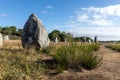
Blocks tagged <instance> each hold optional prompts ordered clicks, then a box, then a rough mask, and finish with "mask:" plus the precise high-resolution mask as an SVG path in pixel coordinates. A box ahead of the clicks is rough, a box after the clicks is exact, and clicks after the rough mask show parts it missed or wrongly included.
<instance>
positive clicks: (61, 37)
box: [0, 26, 93, 42]
mask: <svg viewBox="0 0 120 80" xmlns="http://www.w3.org/2000/svg"><path fill="white" fill-rule="evenodd" d="M22 31H23V29H17V28H16V26H6V27H1V26H0V33H2V34H3V35H9V36H10V37H11V39H17V38H19V39H20V37H21V35H22ZM16 36H17V37H16ZM48 36H49V38H50V40H51V41H52V42H54V41H55V38H56V37H57V38H58V41H59V42H64V41H65V40H66V41H77V42H78V41H82V42H84V38H85V36H84V37H75V38H74V37H73V35H72V34H71V33H70V32H68V33H66V32H64V31H62V32H61V31H59V30H53V31H52V32H50V33H49V34H48ZM15 37H16V38H15ZM88 40H91V41H93V40H92V39H91V38H90V37H86V41H88Z"/></svg>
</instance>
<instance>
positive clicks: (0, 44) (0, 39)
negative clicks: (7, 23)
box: [0, 33, 3, 47]
mask: <svg viewBox="0 0 120 80" xmlns="http://www.w3.org/2000/svg"><path fill="white" fill-rule="evenodd" d="M2 45H3V37H2V34H1V33H0V47H2Z"/></svg>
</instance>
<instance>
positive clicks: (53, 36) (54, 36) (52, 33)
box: [48, 30, 61, 41]
mask: <svg viewBox="0 0 120 80" xmlns="http://www.w3.org/2000/svg"><path fill="white" fill-rule="evenodd" d="M48 36H49V38H50V40H51V41H54V40H55V38H56V37H57V38H58V40H59V41H60V40H61V38H60V31H59V30H54V31H52V32H51V33H49V35H48Z"/></svg>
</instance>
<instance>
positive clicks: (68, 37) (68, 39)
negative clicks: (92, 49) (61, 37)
mask: <svg viewBox="0 0 120 80" xmlns="http://www.w3.org/2000/svg"><path fill="white" fill-rule="evenodd" d="M66 39H67V41H73V35H72V34H71V33H67V36H66Z"/></svg>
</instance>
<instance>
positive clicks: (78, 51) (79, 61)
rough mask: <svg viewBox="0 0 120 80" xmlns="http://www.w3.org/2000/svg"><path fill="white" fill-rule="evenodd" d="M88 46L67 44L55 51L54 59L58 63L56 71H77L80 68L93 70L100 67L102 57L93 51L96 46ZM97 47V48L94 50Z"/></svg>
mask: <svg viewBox="0 0 120 80" xmlns="http://www.w3.org/2000/svg"><path fill="white" fill-rule="evenodd" d="M95 45H97V44H94V45H88V44H76V43H68V44H66V45H63V46H62V47H60V48H59V49H57V50H56V54H55V56H54V58H55V59H56V60H57V61H58V65H57V68H56V70H57V71H58V72H60V71H63V70H65V69H69V68H71V69H78V70H79V67H80V66H82V67H84V68H86V69H94V68H96V67H98V66H100V65H101V63H102V57H98V56H97V55H96V54H95V53H93V51H96V50H98V46H95ZM95 47H97V48H95Z"/></svg>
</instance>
